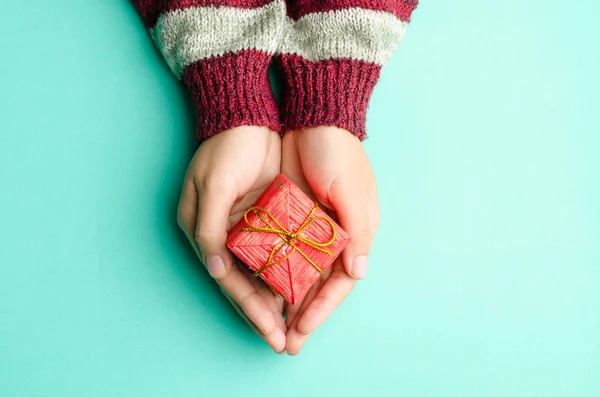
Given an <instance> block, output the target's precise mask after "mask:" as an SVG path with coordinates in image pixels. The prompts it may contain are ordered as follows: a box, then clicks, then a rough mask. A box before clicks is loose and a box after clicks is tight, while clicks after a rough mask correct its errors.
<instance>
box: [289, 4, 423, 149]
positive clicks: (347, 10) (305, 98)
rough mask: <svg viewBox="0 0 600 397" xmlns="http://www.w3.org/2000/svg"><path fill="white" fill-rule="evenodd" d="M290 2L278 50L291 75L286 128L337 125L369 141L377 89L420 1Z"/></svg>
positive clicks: (295, 128)
mask: <svg viewBox="0 0 600 397" xmlns="http://www.w3.org/2000/svg"><path fill="white" fill-rule="evenodd" d="M287 5H288V8H287V15H288V18H287V21H288V22H287V24H286V26H285V28H284V37H283V39H282V42H281V45H280V47H279V51H278V52H279V55H278V60H279V64H280V65H281V69H282V72H283V74H284V76H285V87H284V100H283V102H282V105H281V108H280V114H281V122H282V124H283V131H284V132H285V131H290V130H298V129H302V128H306V127H316V126H319V125H331V126H336V127H340V128H344V129H347V130H349V131H350V132H351V133H353V134H354V135H356V136H357V137H358V138H359V139H361V140H364V139H365V138H366V137H367V133H366V130H365V126H366V114H367V108H368V104H369V101H370V98H371V94H372V92H373V88H374V87H375V85H376V84H377V80H378V78H379V75H380V71H381V68H382V67H383V66H384V65H385V64H386V63H387V61H388V60H389V58H390V57H391V56H392V53H393V51H394V49H395V48H396V47H397V45H398V43H399V42H400V41H401V39H402V37H403V35H404V32H405V30H406V27H407V25H408V22H409V20H410V15H411V13H412V11H413V10H414V9H415V8H416V6H417V1H415V0H330V1H322V0H296V1H288V3H287Z"/></svg>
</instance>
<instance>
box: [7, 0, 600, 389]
mask: <svg viewBox="0 0 600 397" xmlns="http://www.w3.org/2000/svg"><path fill="white" fill-rule="evenodd" d="M0 15H2V18H3V21H2V24H0V37H2V40H1V41H0V43H1V44H0V47H1V48H2V53H1V54H2V55H0V57H1V60H2V62H0V396H2V397H36V396H52V397H54V396H56V397H74V396H86V397H95V396H102V397H104V396H144V397H153V396H178V397H180V396H181V397H183V396H286V397H300V396H367V395H368V396H375V395H377V396H426V397H434V396H435V397H438V396H443V397H446V396H449V397H454V396H457V397H468V396H478V397H479V396H486V397H488V396H489V397H495V396H511V397H516V396H535V397H554V396H561V397H562V396H569V397H572V396H573V397H597V396H599V395H600V182H599V181H600V153H599V150H600V110H599V104H600V34H599V33H598V26H597V25H598V20H599V18H600V5H599V3H598V2H596V1H592V0H587V1H586V0H581V1H578V2H572V3H565V2H564V1H548V0H545V1H542V0H529V1H527V2H524V1H517V0H504V1H501V2H492V1H489V2H483V1H475V0H454V1H452V2H450V1H439V0H429V1H428V0H423V1H422V5H421V6H420V7H419V9H418V10H417V12H416V13H415V14H414V18H413V24H412V25H411V27H410V28H409V30H408V33H407V35H406V37H405V39H404V41H403V43H402V44H401V46H400V48H399V50H398V51H397V52H396V53H395V56H394V58H393V59H392V61H391V62H390V64H389V66H388V67H387V68H386V69H385V70H384V72H383V75H382V79H381V83H380V85H379V86H378V87H377V89H376V91H375V94H374V96H373V101H372V103H371V109H370V113H369V123H368V130H369V133H370V136H371V138H370V139H369V140H368V141H367V142H366V144H365V146H366V148H367V150H368V152H369V154H370V156H371V159H372V161H373V164H374V167H375V169H376V173H377V175H378V178H379V184H380V190H381V206H382V211H383V220H382V224H381V228H380V230H379V234H378V236H377V239H376V242H375V247H374V250H373V255H372V260H371V268H370V273H369V276H368V278H367V280H365V281H364V282H361V283H360V284H359V286H358V287H357V288H356V289H355V291H354V293H353V294H352V295H351V297H350V298H349V299H348V300H347V301H346V302H345V303H344V304H343V305H342V307H340V308H339V310H338V311H337V312H336V313H335V314H334V316H333V317H332V318H331V319H330V320H329V322H328V323H326V324H325V325H324V326H323V327H322V328H321V329H320V330H319V331H318V332H317V333H316V334H315V335H314V337H313V338H312V340H311V341H309V343H308V344H307V346H306V347H305V349H304V351H303V353H302V354H301V355H300V356H298V357H288V356H276V355H275V354H273V353H272V352H271V351H270V349H269V348H268V347H267V346H266V345H265V344H264V343H263V342H262V341H261V340H260V339H258V338H257V337H255V336H254V335H253V333H252V332H251V331H250V330H249V329H248V328H247V327H246V325H245V323H244V322H243V321H242V320H241V319H240V318H238V315H237V314H236V312H235V311H234V310H233V309H231V308H230V307H229V303H228V302H227V301H226V300H225V299H223V298H222V297H221V296H220V294H219V291H218V288H216V287H215V285H214V283H213V282H212V281H211V280H210V279H209V277H208V276H207V275H206V274H205V272H204V270H203V269H201V268H199V267H198V263H197V261H196V259H195V257H194V255H193V252H192V250H191V249H190V247H188V245H187V242H186V241H185V239H184V236H183V235H182V234H181V233H180V232H179V230H178V228H177V226H176V222H175V207H176V202H177V200H178V194H179V187H180V183H181V181H182V177H183V173H184V170H185V168H186V165H187V161H188V160H189V158H190V156H191V155H192V151H193V145H192V142H193V129H194V113H193V110H192V108H191V106H190V103H189V100H188V98H187V94H186V93H185V92H184V91H183V90H182V88H181V86H180V85H179V84H178V82H177V81H176V80H175V79H174V78H173V77H172V75H171V74H170V72H169V70H168V69H167V67H166V66H165V64H164V63H163V61H162V59H161V58H160V56H159V54H158V53H157V51H156V50H155V49H154V47H153V45H152V43H151V41H150V39H149V38H148V35H147V33H146V32H145V30H144V28H143V26H142V23H141V21H140V20H139V19H138V17H137V15H136V13H135V12H134V10H133V9H132V8H131V6H130V5H129V3H128V2H127V1H114V0H113V1H100V0H96V1H85V2H83V1H75V0H71V1H59V2H49V1H41V0H29V1H26V2H18V1H11V2H4V1H3V2H1V3H0Z"/></svg>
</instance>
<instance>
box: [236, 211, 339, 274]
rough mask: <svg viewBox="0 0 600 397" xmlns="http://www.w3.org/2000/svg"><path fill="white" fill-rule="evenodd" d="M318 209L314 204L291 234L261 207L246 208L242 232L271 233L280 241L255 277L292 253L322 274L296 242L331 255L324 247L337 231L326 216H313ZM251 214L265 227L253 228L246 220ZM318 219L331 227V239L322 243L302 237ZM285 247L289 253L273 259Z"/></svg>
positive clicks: (333, 239)
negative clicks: (289, 248) (287, 247)
mask: <svg viewBox="0 0 600 397" xmlns="http://www.w3.org/2000/svg"><path fill="white" fill-rule="evenodd" d="M318 208H319V206H318V205H317V203H315V205H314V207H313V208H312V210H311V211H310V213H309V214H308V216H307V217H306V219H304V222H302V224H301V225H300V227H299V228H298V230H296V231H295V232H291V231H289V230H287V229H286V228H285V227H283V225H282V224H281V223H279V221H278V220H277V219H275V216H273V214H271V213H270V212H269V211H267V210H266V209H264V208H262V207H250V208H248V210H247V211H246V212H245V213H244V220H245V221H246V226H245V227H244V228H242V231H243V232H255V233H272V234H276V235H278V236H279V237H281V241H280V242H278V243H277V244H275V246H273V249H272V250H271V253H270V254H269V258H268V259H267V261H266V262H265V264H264V265H262V266H261V267H260V269H258V270H257V271H256V272H255V273H254V275H255V276H260V275H261V274H263V273H264V271H265V270H267V269H268V268H270V267H271V266H273V265H276V264H278V263H281V262H283V261H285V260H286V259H287V258H289V257H290V256H292V254H293V253H294V252H298V253H299V254H300V255H302V256H303V257H304V259H306V260H307V261H308V263H310V264H311V265H312V267H314V268H315V269H316V270H317V271H318V272H319V273H323V270H322V269H321V268H320V267H319V266H318V265H317V264H316V263H315V262H313V261H312V259H310V258H309V257H308V255H306V253H305V252H304V251H302V250H301V249H300V247H298V242H301V243H303V244H305V245H308V246H309V247H312V248H314V249H316V250H318V251H321V252H323V253H325V254H327V255H333V254H332V252H331V251H329V250H328V249H326V248H325V247H328V246H330V245H331V244H333V242H334V241H335V238H336V236H337V231H336V230H335V224H334V223H333V221H332V220H331V219H329V218H328V217H326V216H322V215H319V216H313V215H314V214H315V212H316V211H317V209H318ZM251 212H252V213H254V214H255V215H256V216H257V217H258V218H259V219H260V220H261V221H263V223H264V224H265V227H257V226H253V225H252V224H251V223H250V221H249V220H248V214H250V213H251ZM266 218H269V219H270V220H271V221H272V222H273V224H271V223H270V222H269V220H268V219H266ZM319 219H322V220H324V221H325V222H327V223H328V224H329V226H331V232H332V237H331V239H330V240H329V241H326V242H324V243H321V242H318V241H314V240H312V239H310V238H308V237H306V236H303V235H302V232H304V231H305V230H306V229H307V228H308V227H309V226H310V225H312V224H313V223H314V222H316V221H317V220H319ZM286 246H290V247H292V249H291V250H290V252H289V253H288V254H286V255H285V256H283V257H282V258H280V259H277V260H275V257H276V256H277V254H279V252H281V250H282V249H283V248H284V247H286Z"/></svg>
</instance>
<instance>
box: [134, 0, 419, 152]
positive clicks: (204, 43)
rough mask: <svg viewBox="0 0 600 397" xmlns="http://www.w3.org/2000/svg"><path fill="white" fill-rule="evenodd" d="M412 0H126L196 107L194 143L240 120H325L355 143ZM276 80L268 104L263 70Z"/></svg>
mask: <svg viewBox="0 0 600 397" xmlns="http://www.w3.org/2000/svg"><path fill="white" fill-rule="evenodd" d="M417 1H418V0H287V1H284V0H133V3H134V5H135V7H136V8H137V10H138V11H139V13H140V14H141V16H142V18H143V20H144V23H145V24H146V26H147V27H148V28H149V30H150V34H151V36H152V38H153V40H154V42H155V43H156V45H157V47H158V48H159V50H160V51H161V53H162V54H163V56H164V58H165V60H166V61H167V63H168V65H169V67H170V68H171V70H172V71H173V73H174V74H175V76H177V77H178V78H180V79H181V80H183V82H184V83H185V85H186V86H187V88H188V89H189V91H190V94H191V96H192V99H193V101H194V103H195V106H196V111H197V117H198V121H197V142H198V143H200V142H201V141H203V140H205V139H207V138H209V137H211V136H213V135H214V134H216V133H218V132H220V131H223V130H227V129H230V128H233V127H237V126H241V125H255V126H268V127H270V128H271V129H273V130H275V131H282V132H285V131H288V130H295V129H301V128H303V127H315V126H320V125H333V126H337V127H341V128H345V129H347V130H349V131H350V132H352V133H353V134H355V135H356V136H358V137H359V138H360V139H361V140H362V139H364V138H365V137H366V133H365V121H366V112H367V106H368V102H369V99H370V97H371V93H372V91H373V88H374V86H375V84H376V83H377V80H378V78H379V73H380V70H381V68H382V67H383V65H384V64H385V63H386V62H387V61H388V59H389V58H390V56H391V54H392V52H393V50H394V49H395V47H396V46H397V44H398V43H399V42H400V40H401V39H402V36H403V34H404V31H405V29H406V26H407V24H408V22H409V20H410V15H411V13H412V11H413V10H414V9H415V7H416V6H417ZM274 56H276V58H277V60H278V63H279V65H280V66H281V70H282V71H283V75H284V80H285V86H284V95H283V101H282V104H281V108H280V109H279V110H278V109H277V105H276V103H275V100H274V97H273V93H272V91H271V86H270V83H269V78H268V74H267V69H268V67H269V64H270V62H271V60H272V58H273V57H274Z"/></svg>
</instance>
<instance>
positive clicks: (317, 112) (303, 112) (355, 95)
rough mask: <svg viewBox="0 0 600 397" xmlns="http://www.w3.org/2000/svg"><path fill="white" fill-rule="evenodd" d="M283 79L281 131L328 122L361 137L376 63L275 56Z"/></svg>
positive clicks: (375, 73)
mask: <svg viewBox="0 0 600 397" xmlns="http://www.w3.org/2000/svg"><path fill="white" fill-rule="evenodd" d="M279 63H280V65H281V68H282V69H283V74H284V78H285V88H284V98H283V103H282V107H281V109H280V114H281V121H282V124H283V130H284V131H290V130H298V129H302V128H306V127H318V126H321V125H330V126H336V127H340V128H344V129H347V130H348V131H350V132H352V133H353V134H354V135H356V136H357V137H358V138H359V139H360V140H364V139H365V138H366V137H367V135H366V132H365V123H366V114H367V107H368V104H369V99H370V98H371V93H372V92H373V88H374V87H375V84H376V83H377V80H378V78H379V73H380V70H381V67H380V66H379V65H376V64H373V63H368V62H363V61H357V60H353V59H329V60H324V61H319V62H311V61H308V60H306V59H305V58H303V57H301V56H298V55H294V54H285V55H281V56H280V57H279Z"/></svg>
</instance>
